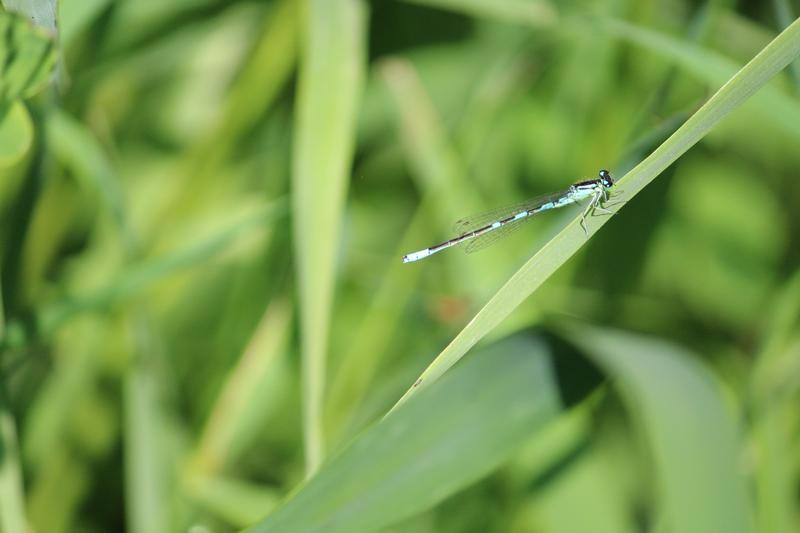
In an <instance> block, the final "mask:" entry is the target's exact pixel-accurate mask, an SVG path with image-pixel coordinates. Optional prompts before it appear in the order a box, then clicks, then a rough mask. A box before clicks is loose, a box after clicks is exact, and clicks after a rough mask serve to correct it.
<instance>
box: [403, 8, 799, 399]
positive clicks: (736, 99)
mask: <svg viewBox="0 0 800 533" xmlns="http://www.w3.org/2000/svg"><path fill="white" fill-rule="evenodd" d="M798 54H800V20H797V21H795V22H794V23H793V24H792V25H791V26H790V27H789V28H787V29H786V30H784V31H783V32H782V33H781V34H780V35H778V36H777V37H776V38H775V39H774V40H773V41H772V42H771V43H770V44H769V45H768V46H767V47H765V48H764V49H763V50H762V51H761V52H760V53H759V54H758V55H757V56H756V57H755V58H753V60H751V61H750V62H749V63H748V64H747V65H745V66H744V67H743V68H742V69H741V70H739V72H737V73H736V74H735V75H734V76H733V77H732V78H731V79H730V80H729V81H728V82H727V83H726V84H725V85H723V86H722V87H721V88H720V89H719V90H718V91H717V92H716V93H715V94H714V95H713V96H712V97H711V98H710V99H709V100H708V101H707V102H706V103H705V105H703V106H702V107H701V108H700V109H699V110H698V111H697V112H696V113H695V114H694V115H692V116H691V117H690V118H689V119H688V120H687V121H686V122H685V123H684V124H683V125H682V126H681V127H680V128H678V130H677V131H676V132H675V133H674V134H672V135H671V136H670V137H669V139H667V140H666V141H665V142H664V143H663V144H661V146H659V147H658V148H657V149H656V150H655V151H653V153H652V154H650V155H649V156H648V157H647V158H645V159H644V161H642V162H641V163H639V164H638V165H637V166H636V167H634V168H633V169H632V170H631V171H630V172H628V173H627V174H626V175H625V176H624V177H622V179H621V180H620V181H619V182H618V183H617V184H616V188H617V190H618V191H619V196H618V197H617V201H619V202H620V203H619V204H617V205H615V206H613V207H611V210H612V211H616V210H619V209H620V208H621V206H622V205H624V203H626V202H628V201H629V200H631V199H632V198H633V197H634V196H635V195H636V194H638V193H639V191H641V190H642V189H643V188H644V187H646V186H647V184H648V183H650V182H651V181H652V180H654V179H655V178H656V177H657V176H658V175H659V174H660V173H661V172H663V171H664V169H666V168H667V167H668V166H669V165H670V164H672V163H673V162H674V161H675V160H676V159H678V158H679V157H680V156H681V155H683V154H684V153H685V152H686V151H687V150H689V148H691V147H692V146H694V145H695V144H696V143H697V142H698V141H700V139H702V138H703V137H704V136H705V135H706V134H707V133H708V132H709V131H710V130H711V129H712V128H713V127H714V126H715V125H717V124H718V123H719V122H720V121H721V120H722V119H723V118H724V117H725V116H727V115H728V114H729V113H731V112H732V111H734V110H735V109H737V108H738V107H740V106H741V105H742V104H743V103H744V102H745V101H746V100H748V99H749V98H750V97H751V96H752V95H753V94H755V93H756V92H757V91H758V90H759V89H760V88H761V87H763V86H764V85H765V84H766V83H767V82H768V81H769V80H770V79H771V78H772V77H773V76H774V75H775V74H777V73H778V72H780V71H781V70H782V69H783V68H785V67H786V66H787V65H788V64H789V63H790V62H791V61H793V60H794V59H795V58H796V57H797V56H798ZM607 221H608V217H592V218H591V220H589V221H588V222H589V224H588V226H589V227H588V235H587V234H584V231H583V230H582V229H581V227H580V224H579V220H578V219H577V218H576V219H575V220H573V221H572V222H571V223H570V224H569V225H567V226H566V227H565V228H564V229H563V230H562V231H561V232H560V233H559V234H558V235H556V236H555V237H554V238H553V239H552V240H551V241H550V242H548V243H547V244H546V245H545V246H544V247H542V249H541V250H539V251H538V252H537V253H536V254H534V255H533V257H531V259H530V260H528V261H527V262H526V263H525V264H524V265H523V266H522V267H521V268H520V269H519V270H518V271H517V272H516V273H515V274H514V275H513V276H512V277H511V278H510V279H509V280H508V281H507V282H506V283H505V285H503V287H501V288H500V290H498V291H497V293H495V295H494V296H493V297H492V298H491V299H490V300H489V302H488V303H487V304H486V305H485V306H484V307H483V308H482V309H481V310H480V311H479V312H478V314H477V315H475V317H474V318H473V319H472V320H471V321H470V322H469V323H468V324H467V325H466V327H465V328H464V329H463V330H462V331H461V332H460V333H459V334H458V335H457V336H456V337H455V338H454V339H453V341H452V342H451V343H450V344H449V345H448V346H447V347H446V348H445V349H444V350H443V351H442V352H441V353H440V354H439V355H438V356H437V357H436V359H435V360H434V361H433V362H432V363H431V364H430V366H429V367H428V368H427V369H426V370H425V371H424V372H423V373H422V375H421V376H420V377H419V379H417V381H416V382H415V383H414V384H413V385H412V386H411V388H410V389H409V390H408V391H407V392H406V393H405V394H404V395H403V397H402V398H401V399H400V401H399V402H398V404H397V405H400V404H402V403H403V402H404V401H406V400H407V399H408V397H410V396H411V395H412V394H414V392H415V391H416V390H419V389H420V388H423V387H425V386H428V385H430V384H431V383H432V382H434V381H435V380H436V379H438V378H439V377H440V376H441V375H442V374H443V373H444V372H446V371H447V369H448V368H450V367H451V366H452V365H454V364H455V363H456V361H458V360H459V359H461V357H462V356H463V355H464V354H465V353H466V352H467V351H468V350H469V349H470V348H472V347H473V346H474V345H475V344H476V343H477V342H478V341H480V340H481V339H482V338H483V337H484V336H485V335H486V334H487V333H489V332H490V331H491V330H492V329H494V328H495V327H496V326H497V325H498V324H500V322H502V321H503V320H504V319H505V318H506V317H507V316H508V315H509V314H511V312H512V311H513V310H514V309H515V308H516V307H517V306H518V305H519V304H521V303H522V302H523V301H524V300H525V299H526V298H527V297H528V296H530V295H531V294H532V293H533V292H534V291H535V290H536V289H538V288H539V286H541V285H542V283H544V282H545V281H546V280H547V279H548V278H549V277H550V276H551V275H552V274H553V273H554V272H555V271H556V270H557V269H558V268H559V267H560V266H561V265H563V264H564V263H565V262H566V261H567V260H568V259H569V258H570V257H572V256H573V255H574V254H575V253H576V252H577V251H578V250H579V249H580V248H581V246H583V244H584V243H585V242H587V240H588V238H589V237H591V235H593V234H594V233H595V232H597V230H598V229H600V227H602V226H603V224H605V223H606V222H607Z"/></svg>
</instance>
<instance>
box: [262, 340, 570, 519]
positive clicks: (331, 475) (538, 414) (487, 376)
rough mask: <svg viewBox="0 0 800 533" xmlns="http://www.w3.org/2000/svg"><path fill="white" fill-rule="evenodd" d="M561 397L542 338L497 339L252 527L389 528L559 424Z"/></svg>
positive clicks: (374, 428) (370, 431)
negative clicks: (529, 340) (528, 340)
mask: <svg viewBox="0 0 800 533" xmlns="http://www.w3.org/2000/svg"><path fill="white" fill-rule="evenodd" d="M559 403H560V402H559V399H558V392H557V390H556V387H555V380H554V378H553V376H552V374H551V369H550V366H549V363H548V361H547V359H546V358H545V353H544V349H543V347H542V346H541V345H536V344H531V343H526V342H522V341H509V342H504V343H501V344H498V345H495V346H493V347H492V348H491V349H488V350H486V351H485V352H483V353H481V354H480V355H478V356H477V357H475V358H472V359H470V360H469V361H467V362H465V364H464V365H462V366H459V368H458V369H456V370H455V371H454V372H453V373H452V375H450V376H448V377H447V379H445V380H443V381H442V383H441V385H440V386H438V387H435V388H432V389H429V390H427V391H425V393H423V394H420V395H419V397H418V398H415V399H414V401H411V402H409V403H408V404H406V405H404V406H403V408H402V409H398V410H397V412H396V413H394V414H393V415H392V416H390V417H388V418H386V419H384V420H382V421H380V422H378V423H377V424H375V425H373V426H372V427H370V428H369V429H367V430H366V431H365V432H364V433H363V434H362V435H361V436H360V437H358V438H357V439H356V440H355V441H354V442H353V443H352V444H351V445H350V446H349V447H348V448H347V449H345V450H344V451H343V452H342V453H341V454H340V455H339V456H337V457H336V458H335V459H333V460H331V461H330V462H328V463H326V465H325V466H324V467H323V468H322V469H321V470H320V471H319V473H318V474H317V475H316V476H314V477H313V478H311V479H310V480H308V482H307V483H306V485H305V486H303V487H301V488H300V490H299V491H298V492H297V493H296V494H295V495H294V496H293V497H292V498H291V499H289V500H288V501H287V502H285V503H284V504H283V505H282V506H281V507H280V508H279V509H278V510H276V511H275V513H273V514H272V515H271V516H270V517H268V518H267V519H266V520H265V521H263V522H261V523H260V524H258V525H257V526H255V527H254V528H253V529H252V531H325V532H327V533H331V532H337V531H342V532H346V531H347V532H349V531H361V532H366V531H373V530H375V529H380V528H382V527H385V526H387V525H390V524H392V523H394V522H396V521H398V520H400V519H402V518H405V517H408V516H411V515H413V514H415V513H418V512H420V511H423V510H425V509H427V508H429V507H432V506H433V505H435V504H436V503H438V502H440V501H441V500H443V499H444V498H446V497H447V496H449V495H451V494H453V493H454V492H455V491H457V490H459V489H461V488H463V487H465V486H466V485H468V484H469V483H471V482H473V481H475V480H476V479H478V478H479V477H481V476H483V475H485V474H486V473H487V472H489V471H491V470H492V469H493V468H495V467H496V466H497V465H498V464H500V463H501V462H502V461H503V460H505V459H507V458H508V456H509V455H510V454H511V453H513V452H514V451H516V450H517V449H518V448H519V447H520V446H521V445H523V444H524V443H525V442H528V441H529V440H530V438H531V435H532V434H535V433H536V432H537V431H539V430H541V429H542V428H543V426H545V425H546V424H548V423H549V422H551V421H552V420H553V419H554V418H555V417H556V416H557V414H558V413H559V412H560V410H559ZM500 413H502V415H499V414H500Z"/></svg>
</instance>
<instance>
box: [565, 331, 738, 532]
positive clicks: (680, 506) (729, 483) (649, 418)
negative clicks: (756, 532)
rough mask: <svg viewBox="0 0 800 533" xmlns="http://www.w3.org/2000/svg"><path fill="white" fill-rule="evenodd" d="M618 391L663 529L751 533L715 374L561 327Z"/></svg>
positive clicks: (732, 430)
mask: <svg viewBox="0 0 800 533" xmlns="http://www.w3.org/2000/svg"><path fill="white" fill-rule="evenodd" d="M565 332H566V336H567V337H568V338H569V339H570V340H571V341H572V342H575V343H576V344H577V345H578V346H579V347H581V348H582V349H583V350H584V351H585V353H586V354H587V355H588V356H589V357H591V358H592V359H593V360H594V361H595V362H596V363H597V364H598V365H599V366H600V368H602V369H603V370H604V371H605V372H606V373H607V374H608V376H609V377H610V378H611V380H612V382H613V383H614V384H615V385H616V386H617V387H619V389H620V391H621V392H622V396H623V398H624V400H625V403H626V405H627V406H628V410H629V411H630V412H631V413H632V415H633V416H634V419H635V421H636V422H638V425H639V426H640V427H641V429H642V431H643V433H644V434H645V437H646V443H647V445H648V450H649V455H650V456H651V457H652V460H653V462H654V466H655V476H656V479H657V483H658V486H659V487H660V490H659V492H658V494H657V496H658V498H659V499H658V502H659V503H658V505H659V507H660V508H661V510H662V511H663V520H664V525H665V526H666V529H665V531H680V532H682V533H707V532H709V531H725V532H729V533H747V532H752V531H753V510H752V508H751V506H750V504H749V498H748V492H749V487H748V485H747V482H746V478H745V475H744V472H742V471H741V470H740V468H739V465H740V459H739V457H740V454H741V445H742V442H741V438H740V435H739V434H738V431H737V424H736V422H735V421H734V420H733V418H732V415H731V413H730V411H729V410H728V408H727V406H726V404H725V401H724V397H723V394H722V391H721V390H720V388H719V387H718V386H716V383H715V381H714V378H713V376H712V374H711V373H710V372H709V371H708V370H707V369H706V368H704V367H703V366H702V365H700V364H698V363H697V362H695V361H694V360H693V358H692V356H691V355H690V354H687V353H686V352H685V351H683V350H681V349H679V348H678V347H676V346H673V345H671V344H668V343H666V342H663V341H660V340H658V339H650V338H647V337H642V336H638V335H633V334H629V333H623V332H619V331H604V330H600V329H595V328H590V327H588V326H585V325H580V326H571V327H568V328H565Z"/></svg>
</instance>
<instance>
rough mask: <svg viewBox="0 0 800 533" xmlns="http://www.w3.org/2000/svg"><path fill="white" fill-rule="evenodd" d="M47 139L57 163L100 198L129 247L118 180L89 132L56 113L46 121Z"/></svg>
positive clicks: (128, 234) (101, 148)
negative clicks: (68, 170) (67, 169)
mask: <svg viewBox="0 0 800 533" xmlns="http://www.w3.org/2000/svg"><path fill="white" fill-rule="evenodd" d="M47 137H48V141H49V142H50V144H51V146H52V148H53V152H55V154H56V156H57V157H58V159H59V161H60V162H61V163H62V164H63V165H64V166H66V167H67V168H69V169H70V170H71V171H72V173H73V175H74V176H75V178H76V179H77V180H78V181H79V182H80V183H82V184H83V185H84V186H86V187H87V188H88V189H90V190H91V191H92V192H94V193H96V194H99V195H101V196H102V197H103V202H102V203H103V205H106V206H108V209H109V210H110V211H111V214H112V216H113V217H114V219H115V222H116V223H117V226H118V229H120V230H121V232H122V234H123V235H125V237H126V239H127V240H128V242H129V243H130V242H131V241H132V236H131V235H130V233H129V229H128V228H127V225H126V223H125V220H124V218H125V217H124V215H123V212H124V205H123V204H124V202H123V199H122V191H121V190H120V179H119V176H118V175H117V172H116V171H115V169H114V167H113V166H112V164H111V161H109V158H108V156H107V155H106V154H105V152H104V150H103V147H102V146H101V145H100V143H99V142H98V141H97V139H96V138H95V136H94V135H93V134H92V132H91V131H90V130H89V129H88V128H87V127H86V126H84V125H83V124H82V123H81V122H79V121H77V120H76V119H75V118H73V117H71V116H69V115H68V114H67V113H65V112H63V111H55V112H53V113H52V114H51V115H50V116H49V117H48V121H47Z"/></svg>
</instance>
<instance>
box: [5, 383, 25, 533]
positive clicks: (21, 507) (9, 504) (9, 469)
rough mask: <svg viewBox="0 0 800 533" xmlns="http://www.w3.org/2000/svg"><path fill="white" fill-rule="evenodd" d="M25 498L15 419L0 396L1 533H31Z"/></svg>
mask: <svg viewBox="0 0 800 533" xmlns="http://www.w3.org/2000/svg"><path fill="white" fill-rule="evenodd" d="M23 494H24V492H23V488H22V465H21V463H20V460H19V446H18V441H17V431H16V427H15V423H14V418H13V417H12V416H11V412H10V411H9V410H8V409H7V404H6V402H5V398H4V397H3V396H0V532H4V533H11V532H12V531H27V530H28V527H27V520H26V518H25V497H24V495H23Z"/></svg>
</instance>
